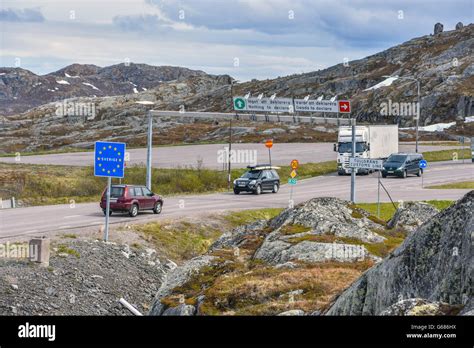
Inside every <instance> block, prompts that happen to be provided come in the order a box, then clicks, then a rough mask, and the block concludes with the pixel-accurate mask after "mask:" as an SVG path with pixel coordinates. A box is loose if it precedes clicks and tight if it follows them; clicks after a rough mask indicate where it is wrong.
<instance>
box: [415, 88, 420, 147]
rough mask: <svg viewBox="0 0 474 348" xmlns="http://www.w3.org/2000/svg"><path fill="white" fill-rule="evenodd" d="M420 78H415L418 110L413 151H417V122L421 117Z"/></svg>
mask: <svg viewBox="0 0 474 348" xmlns="http://www.w3.org/2000/svg"><path fill="white" fill-rule="evenodd" d="M420 84H421V83H420V80H416V88H417V91H418V110H417V111H418V112H417V116H416V131H415V133H416V134H415V138H416V139H415V144H416V145H415V152H416V153H418V125H419V122H420V117H421V99H420V90H421V86H420Z"/></svg>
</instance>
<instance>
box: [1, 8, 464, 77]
mask: <svg viewBox="0 0 474 348" xmlns="http://www.w3.org/2000/svg"><path fill="white" fill-rule="evenodd" d="M427 4H428V2H427V0H420V1H417V2H414V1H412V0H392V1H383V2H382V1H376V0H367V1H362V0H353V1H344V0H319V1H315V0H225V1H220V0H199V1H194V0H179V1H178V0H161V1H159V0H143V1H137V0H116V1H114V0H102V1H96V2H91V1H79V0H75V1H67V2H66V1H53V2H51V1H47V0H3V2H2V5H1V6H2V8H6V9H7V8H8V9H10V8H11V9H13V10H14V11H16V12H17V13H19V12H18V11H20V12H21V11H22V10H23V9H27V8H30V9H31V8H36V9H37V10H38V11H40V12H39V13H40V14H41V15H42V16H43V17H44V19H45V20H44V21H43V22H36V23H29V22H27V23H15V22H2V32H3V37H2V43H1V45H2V47H1V48H2V58H1V65H7V66H12V65H13V63H14V60H15V58H16V57H18V58H21V62H22V66H23V67H24V68H26V69H31V70H33V71H34V72H37V73H46V72H50V71H52V70H58V69H60V68H62V67H63V66H65V65H68V64H72V63H84V64H85V63H87V64H96V65H100V66H105V65H110V64H117V63H122V62H124V61H125V59H126V58H128V59H130V60H131V61H132V62H137V63H148V64H153V65H180V66H186V67H189V68H194V69H200V70H204V71H207V72H209V73H215V74H224V73H226V74H230V75H232V76H234V77H236V78H238V79H241V80H247V79H251V78H267V77H276V76H283V75H287V74H292V73H300V72H306V71H313V70H317V69H321V68H324V67H328V66H331V65H333V64H338V63H341V62H342V61H343V59H344V58H345V57H347V58H348V59H349V60H353V59H359V58H363V57H365V56H367V55H370V54H373V53H376V52H378V51H380V50H382V49H385V48H388V47H390V46H393V45H394V44H398V43H401V42H403V41H406V40H409V39H411V38H413V37H416V36H421V35H426V34H429V33H430V32H431V31H432V29H433V25H434V23H435V22H437V21H441V22H443V23H444V24H445V29H448V30H449V29H452V27H454V24H455V23H456V22H458V21H459V20H461V21H464V22H465V23H467V22H468V20H469V19H470V14H472V2H471V1H470V0H453V1H451V2H444V1H439V2H438V3H437V5H436V6H432V5H431V6H428V5H427ZM400 10H402V11H403V19H399V18H398V11H400ZM469 10H471V12H470V11H469ZM71 11H72V12H71ZM180 11H181V12H180ZM182 11H184V12H182ZM289 11H293V13H294V18H292V19H291V18H290V17H289V14H290V13H289ZM71 13H74V16H73V17H74V18H71ZM32 33H34V35H33V34H32ZM236 59H238V61H239V66H237V67H235V66H234V62H235V60H236Z"/></svg>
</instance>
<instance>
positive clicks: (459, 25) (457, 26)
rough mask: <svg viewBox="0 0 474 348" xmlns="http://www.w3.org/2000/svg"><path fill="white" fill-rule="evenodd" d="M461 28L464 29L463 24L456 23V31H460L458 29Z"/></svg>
mask: <svg viewBox="0 0 474 348" xmlns="http://www.w3.org/2000/svg"><path fill="white" fill-rule="evenodd" d="M462 28H464V24H462V22H458V23H457V24H456V30H460V29H462Z"/></svg>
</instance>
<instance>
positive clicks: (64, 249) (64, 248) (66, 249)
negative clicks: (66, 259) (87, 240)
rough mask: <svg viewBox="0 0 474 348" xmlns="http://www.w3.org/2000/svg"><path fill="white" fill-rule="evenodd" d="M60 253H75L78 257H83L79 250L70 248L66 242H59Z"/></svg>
mask: <svg viewBox="0 0 474 348" xmlns="http://www.w3.org/2000/svg"><path fill="white" fill-rule="evenodd" d="M58 254H68V255H73V256H75V257H77V258H80V257H81V254H79V252H78V251H77V250H74V249H71V248H69V247H68V246H67V245H65V244H59V245H58Z"/></svg>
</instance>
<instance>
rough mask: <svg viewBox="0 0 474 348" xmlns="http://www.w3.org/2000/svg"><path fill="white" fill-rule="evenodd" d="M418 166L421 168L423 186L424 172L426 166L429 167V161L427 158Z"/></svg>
mask: <svg viewBox="0 0 474 348" xmlns="http://www.w3.org/2000/svg"><path fill="white" fill-rule="evenodd" d="M418 167H419V168H420V169H421V188H423V172H424V170H423V169H425V168H426V167H428V162H426V160H421V161H420V163H419V164H418Z"/></svg>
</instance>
